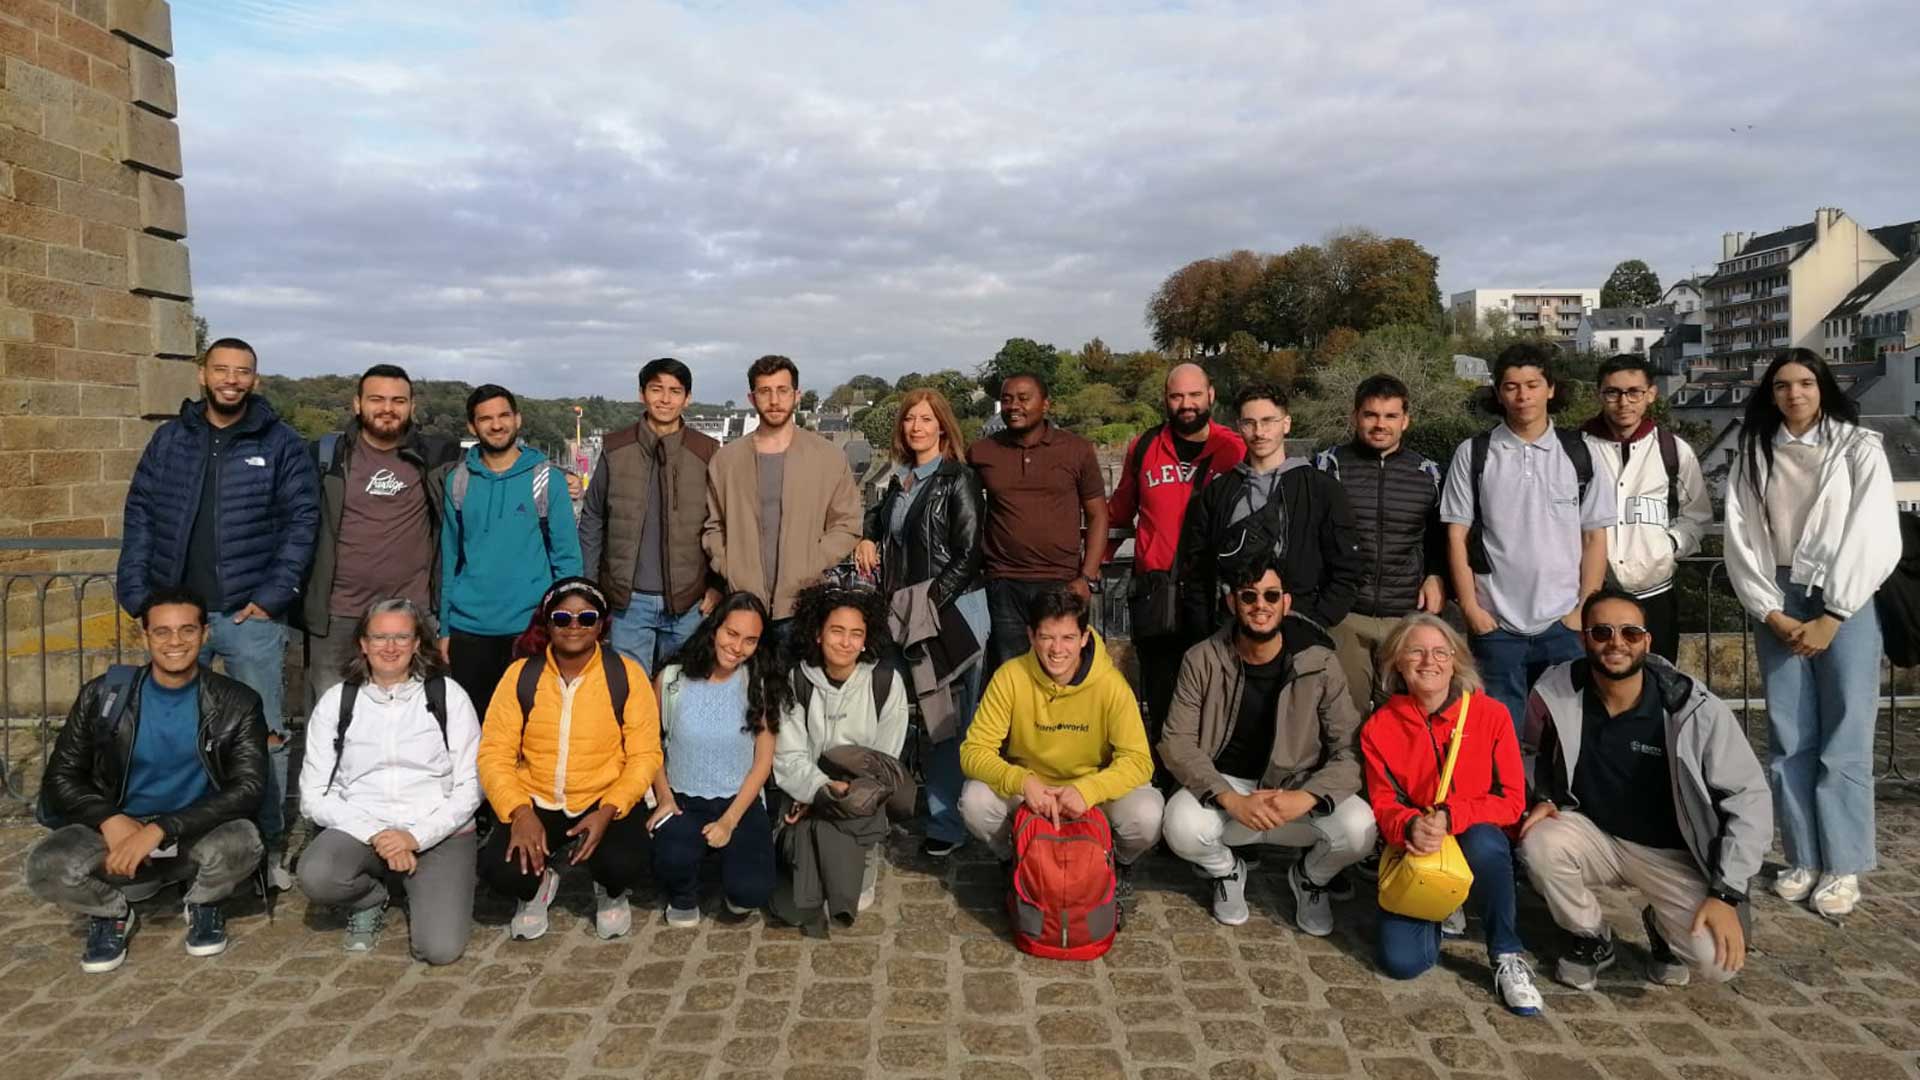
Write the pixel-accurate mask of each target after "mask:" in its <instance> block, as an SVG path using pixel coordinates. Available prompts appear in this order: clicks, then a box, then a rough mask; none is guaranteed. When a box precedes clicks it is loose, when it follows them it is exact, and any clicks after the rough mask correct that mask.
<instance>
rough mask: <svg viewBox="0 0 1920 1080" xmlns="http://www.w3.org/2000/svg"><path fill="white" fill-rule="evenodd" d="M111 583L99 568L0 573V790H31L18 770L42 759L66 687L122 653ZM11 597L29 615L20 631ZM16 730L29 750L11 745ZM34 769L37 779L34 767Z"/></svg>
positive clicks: (65, 705) (66, 702) (18, 795)
mask: <svg viewBox="0 0 1920 1080" xmlns="http://www.w3.org/2000/svg"><path fill="white" fill-rule="evenodd" d="M113 585H114V577H113V575H112V574H111V573H108V572H105V571H89V570H71V571H48V572H16V573H8V574H0V604H4V606H5V611H6V618H4V619H0V796H4V797H6V798H12V799H22V800H24V799H27V798H29V797H30V796H29V792H28V788H27V785H26V783H25V782H24V779H23V777H22V776H21V773H22V771H23V770H24V769H25V768H27V767H28V766H30V765H33V764H35V763H37V764H38V766H40V767H44V766H45V764H46V757H47V752H48V750H49V749H50V747H51V746H52V742H53V734H54V731H55V728H56V725H57V724H58V723H59V722H60V721H62V720H64V718H65V717H66V714H67V710H68V709H70V708H71V707H72V705H73V696H72V693H69V692H66V690H65V687H66V686H67V685H69V684H71V686H72V687H73V689H74V691H77V690H78V688H79V687H80V686H81V685H82V684H83V683H85V682H86V681H87V680H88V679H91V678H93V677H94V676H96V675H99V674H101V673H102V672H104V671H105V670H106V668H107V666H108V665H110V664H117V663H120V662H121V661H122V660H123V659H124V658H125V656H126V652H127V642H126V640H125V635H124V633H123V631H122V624H121V619H120V615H119V606H118V604H117V603H116V602H115V601H114V598H113ZM103 601H104V604H103V603H102V602H103ZM16 603H23V604H25V605H26V606H27V610H28V615H29V617H28V618H27V619H25V620H23V621H24V622H25V624H26V625H25V628H23V629H20V630H16V629H15V627H14V625H13V624H14V621H15V620H14V617H13V615H14V605H15V604H16ZM89 603H91V604H92V605H93V607H92V609H91V610H89V606H88V605H89ZM22 676H28V677H27V678H23V677H22ZM23 683H25V684H26V685H25V686H23V685H22V684H23ZM56 686H57V687H58V689H57V688H56ZM20 737H24V738H26V739H29V740H31V743H32V753H31V755H28V754H25V753H21V752H18V751H17V750H16V746H15V740H16V738H20ZM33 776H34V778H35V779H34V782H35V783H37V782H38V779H37V778H38V776H39V771H38V769H35V771H34V773H33Z"/></svg>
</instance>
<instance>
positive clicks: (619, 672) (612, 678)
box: [600, 641, 633, 730]
mask: <svg viewBox="0 0 1920 1080" xmlns="http://www.w3.org/2000/svg"><path fill="white" fill-rule="evenodd" d="M600 666H601V667H602V668H603V669H605V670H606V673H607V696H608V697H610V698H612V699H613V722H614V725H615V726H616V727H619V728H621V729H622V730H625V728H626V726H627V696H628V695H629V694H631V693H632V692H633V685H632V683H631V682H629V681H628V679H627V665H626V662H625V661H623V660H622V659H621V658H620V654H619V653H617V652H614V651H613V646H611V645H609V644H607V643H606V642H604V641H603V642H601V643H600Z"/></svg>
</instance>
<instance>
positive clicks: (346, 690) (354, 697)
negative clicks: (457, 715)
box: [326, 675, 452, 791]
mask: <svg viewBox="0 0 1920 1080" xmlns="http://www.w3.org/2000/svg"><path fill="white" fill-rule="evenodd" d="M363 685H365V684H364V683H357V682H344V683H341V684H340V721H339V723H337V724H335V725H334V726H333V770H332V771H331V772H329V773H327V786H326V790H327V791H332V790H333V782H334V780H335V779H336V778H338V777H339V775H340V750H341V748H342V747H344V746H346V745H347V728H348V726H349V725H351V724H352V723H353V706H354V703H355V702H358V701H359V700H360V687H362V686H363ZM426 685H427V711H428V712H430V713H432V714H433V720H434V723H436V724H439V725H440V742H441V744H442V745H444V746H447V747H448V749H452V744H451V743H449V742H448V741H447V677H446V676H445V675H435V676H433V677H432V678H430V679H428V680H427V684H426Z"/></svg>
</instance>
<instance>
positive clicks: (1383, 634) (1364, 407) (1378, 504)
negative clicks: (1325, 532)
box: [1313, 375, 1447, 716]
mask: <svg viewBox="0 0 1920 1080" xmlns="http://www.w3.org/2000/svg"><path fill="white" fill-rule="evenodd" d="M1412 422H1413V405H1412V399H1411V397H1409V395H1408V393H1407V384H1405V383H1403V382H1401V381H1400V380H1399V379H1396V378H1394V377H1393V376H1391V375H1372V376H1369V377H1368V378H1366V379H1364V380H1362V381H1361V383H1360V386H1359V388H1358V389H1356V390H1355V391H1354V392H1353V438H1352V440H1351V441H1349V442H1346V443H1342V444H1341V445H1339V446H1335V447H1332V448H1330V449H1327V450H1324V451H1322V452H1321V453H1320V455H1319V456H1318V457H1316V458H1314V461H1313V464H1314V467H1315V468H1318V469H1319V470H1320V471H1321V472H1324V473H1326V474H1328V475H1329V476H1332V477H1333V478H1334V479H1335V480H1338V481H1339V482H1340V486H1341V487H1343V488H1345V489H1346V492H1347V503H1348V505H1349V506H1351V507H1352V508H1353V519H1354V523H1355V524H1357V525H1358V526H1359V529H1360V532H1359V539H1360V587H1359V591H1358V593H1357V594H1356V595H1355V597H1354V600H1353V608H1352V610H1350V611H1348V612H1347V617H1346V618H1344V619H1342V620H1340V622H1339V624H1338V625H1337V626H1335V627H1333V648H1334V651H1335V652H1336V653H1338V654H1339V656H1340V666H1341V667H1342V668H1344V669H1345V670H1346V673H1347V689H1348V690H1350V691H1351V692H1352V693H1353V704H1354V707H1355V708H1357V709H1359V710H1360V715H1362V716H1367V715H1370V714H1371V713H1372V711H1373V707H1374V705H1375V704H1377V703H1378V702H1379V701H1381V700H1383V695H1382V694H1381V693H1380V675H1379V671H1380V669H1379V668H1378V667H1377V666H1376V665H1375V664H1374V660H1373V654H1374V651H1375V650H1377V649H1378V648H1379V647H1380V643H1381V642H1383V641H1385V640H1386V639H1387V635H1388V634H1389V633H1392V632H1393V628H1394V627H1395V626H1396V625H1398V624H1399V622H1400V620H1401V618H1402V617H1404V616H1406V615H1408V614H1409V613H1411V612H1415V611H1424V612H1426V613H1428V614H1429V615H1438V614H1439V613H1440V610H1441V608H1442V607H1444V606H1445V605H1446V602H1447V590H1446V587H1445V586H1444V585H1443V584H1442V581H1441V577H1440V572H1441V569H1442V568H1443V567H1445V566H1446V564H1447V531H1446V529H1445V528H1444V527H1442V526H1441V524H1440V466H1439V465H1436V464H1435V463H1434V462H1432V461H1431V460H1429V459H1428V458H1426V457H1425V456H1424V455H1422V454H1420V453H1418V452H1416V451H1414V450H1412V449H1410V448H1409V447H1407V446H1406V445H1405V442H1404V440H1405V438H1406V435H1407V427H1408V425H1410V424H1411V423H1412Z"/></svg>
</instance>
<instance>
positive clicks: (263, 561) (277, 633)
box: [116, 338, 320, 888]
mask: <svg viewBox="0 0 1920 1080" xmlns="http://www.w3.org/2000/svg"><path fill="white" fill-rule="evenodd" d="M257 368H258V365H257V362H256V360H255V358H254V352H253V347H252V346H251V345H248V344H247V343H246V342H244V341H241V340H240V339H239V338H221V339H220V340H218V341H216V342H214V343H213V344H212V345H210V346H208V347H207V352H206V355H205V356H203V357H201V358H200V386H201V387H202V389H203V390H204V391H205V393H204V400H202V401H197V402H182V403H181V405H180V416H179V418H178V419H175V420H169V421H167V422H166V423H164V424H162V425H160V428H159V430H157V431H155V432H154V433H153V438H152V439H151V440H150V441H149V442H148V443H147V449H146V452H145V453H143V454H141V456H140V465H139V467H138V468H137V469H136V470H135V471H134V474H133V483H132V485H131V486H129V487H128V489H127V506H126V518H125V527H124V529H123V532H122V538H121V541H120V568H119V583H118V586H117V589H116V591H117V593H118V595H119V600H120V606H121V607H123V608H125V609H126V610H127V612H128V613H129V614H131V613H133V612H137V611H139V610H141V609H142V608H143V607H145V606H146V604H147V601H148V597H149V595H150V594H151V593H152V592H153V591H154V590H155V589H158V588H161V587H163V586H170V585H184V586H186V587H187V588H188V589H190V590H192V591H193V593H194V594H195V595H197V596H199V597H201V598H202V599H203V600H205V602H206V604H207V609H208V619H209V624H210V625H209V630H208V633H207V636H206V639H205V641H204V642H203V644H202V648H201V654H200V659H201V660H202V662H204V663H209V664H210V663H212V662H213V660H214V658H216V657H218V658H219V659H220V661H221V662H222V664H223V665H224V669H225V671H226V673H227V674H228V675H229V676H231V677H233V678H235V679H238V680H240V681H241V682H243V683H245V684H246V685H247V686H248V687H250V688H252V690H253V692H254V693H256V694H259V695H260V702H261V709H262V712H263V714H264V715H265V717H266V722H267V729H268V747H269V753H270V755H271V756H272V762H271V764H272V770H271V774H270V777H269V782H270V786H269V788H268V789H267V794H266V799H265V801H264V802H263V803H262V804H261V807H260V822H259V823H260V833H261V836H262V838H264V839H265V840H266V843H267V846H268V847H269V848H272V849H277V848H278V847H279V845H280V837H281V835H282V833H284V832H285V826H284V824H283V821H282V818H283V816H284V815H283V811H284V805H285V802H286V790H287V747H286V738H287V718H286V712H285V710H284V709H283V708H282V707H281V705H282V697H283V694H282V689H281V687H282V684H283V682H284V675H283V671H284V665H285V661H286V652H287V627H286V617H287V613H288V611H289V610H290V609H291V608H293V607H294V605H295V604H296V603H298V600H299V596H300V586H301V582H302V581H303V580H304V579H305V577H306V574H307V562H308V560H309V559H311V558H312V557H313V540H314V534H315V532H316V530H317V529H318V528H319V524H320V502H319V483H318V479H317V477H316V475H315V472H314V467H313V459H312V458H311V457H310V456H309V455H308V454H307V447H306V443H305V442H303V441H302V440H301V438H300V436H299V435H298V434H297V433H295V432H294V430H293V429H292V428H290V427H288V426H287V425H286V424H285V423H283V422H281V420H280V417H279V416H278V415H277V414H275V413H274V411H273V407H272V406H271V405H268V404H267V403H266V401H265V400H264V399H262V398H259V397H256V396H254V393H253V388H254V384H255V382H256V380H257V377H258V371H257ZM274 867H275V869H276V870H278V869H280V860H279V859H278V858H276V859H275V860H274ZM274 881H275V884H276V886H278V887H280V888H290V887H291V886H292V884H293V882H292V878H291V876H288V875H285V874H284V871H282V872H280V873H276V874H275V879H274Z"/></svg>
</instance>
